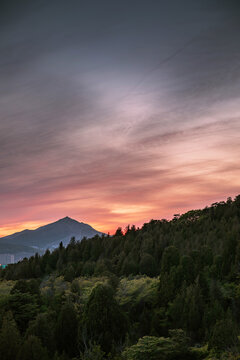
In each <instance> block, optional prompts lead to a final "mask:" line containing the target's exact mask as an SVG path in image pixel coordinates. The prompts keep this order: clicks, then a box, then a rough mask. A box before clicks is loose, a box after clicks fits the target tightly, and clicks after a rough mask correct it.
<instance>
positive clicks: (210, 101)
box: [0, 0, 240, 236]
mask: <svg viewBox="0 0 240 360" xmlns="http://www.w3.org/2000/svg"><path fill="white" fill-rule="evenodd" d="M239 34H240V2H239V1H238V0H236V1H234V0H202V1H201V0H182V1H179V0H170V1H169V0H168V1H167V0H51V1H49V0H39V1H33V0H28V1H11V2H10V1H5V0H3V1H1V5H0V92H1V96H0V236H3V235H6V234H9V233H12V232H14V231H17V230H21V229H23V228H34V227H37V226H39V225H42V224H45V223H48V222H51V221H55V220H57V219H59V218H61V217H64V216H70V217H73V218H75V219H77V220H79V221H84V222H87V223H89V224H91V225H93V226H94V227H95V228H97V229H98V230H102V231H105V232H108V231H110V232H113V231H114V230H115V229H116V228H117V227H118V226H123V227H124V226H126V225H127V224H133V223H134V224H136V225H141V224H142V223H143V222H146V221H148V220H150V219H152V218H154V219H160V218H171V217H172V215H173V214H175V213H182V212H184V211H186V210H189V209H192V208H200V207H204V206H205V205H209V204H211V203H212V202H215V201H220V200H225V199H226V198H227V197H228V196H233V197H234V196H235V195H237V194H239V193H240V180H239V179H240V160H239V159H240V35H239Z"/></svg>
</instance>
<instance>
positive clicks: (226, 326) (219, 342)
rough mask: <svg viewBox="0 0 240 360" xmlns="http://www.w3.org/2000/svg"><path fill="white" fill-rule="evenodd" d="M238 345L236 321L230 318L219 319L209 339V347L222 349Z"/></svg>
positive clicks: (217, 349)
mask: <svg viewBox="0 0 240 360" xmlns="http://www.w3.org/2000/svg"><path fill="white" fill-rule="evenodd" d="M238 346H239V339H238V336H237V328H236V325H235V324H234V322H233V321H232V320H231V319H230V318H227V319H223V320H219V321H217V322H216V324H215V326H214V328H213V331H212V334H211V337H210V340H209V349H214V350H216V351H222V350H227V349H230V348H236V347H238Z"/></svg>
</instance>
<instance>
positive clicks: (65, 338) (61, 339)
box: [56, 304, 78, 356]
mask: <svg viewBox="0 0 240 360" xmlns="http://www.w3.org/2000/svg"><path fill="white" fill-rule="evenodd" d="M77 334H78V321H77V314H76V311H75V309H74V307H73V305H72V304H65V305H63V307H62V309H61V311H60V313H59V315H58V318H57V323H56V340H57V348H58V350H59V352H61V353H62V352H65V353H66V354H68V355H69V356H74V355H75V354H76V352H77Z"/></svg>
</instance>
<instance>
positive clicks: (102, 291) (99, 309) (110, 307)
mask: <svg viewBox="0 0 240 360" xmlns="http://www.w3.org/2000/svg"><path fill="white" fill-rule="evenodd" d="M83 323H84V327H85V329H86V332H87V337H88V339H89V341H90V342H91V343H94V342H96V343H98V344H99V345H100V346H101V348H102V350H103V351H105V352H106V353H108V352H110V351H111V350H112V347H113V345H114V344H118V343H121V342H122V341H123V340H124V336H125V333H126V331H127V322H126V317H125V316H124V314H123V313H122V311H121V309H120V307H119V305H118V303H117V302H116V300H115V298H114V294H113V291H112V289H111V288H110V287H108V286H104V285H97V286H96V287H95V288H94V289H93V290H92V293H91V295H90V297H89V300H88V302H87V304H86V307H85V311H84V315H83Z"/></svg>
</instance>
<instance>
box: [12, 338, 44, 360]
mask: <svg viewBox="0 0 240 360" xmlns="http://www.w3.org/2000/svg"><path fill="white" fill-rule="evenodd" d="M18 360H49V358H48V354H47V350H46V349H45V348H44V347H43V346H42V344H41V341H40V340H39V339H38V338H37V337H36V336H33V335H30V336H29V337H28V338H27V339H26V340H25V341H24V343H23V345H22V347H21V349H20V352H19V355H18Z"/></svg>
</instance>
